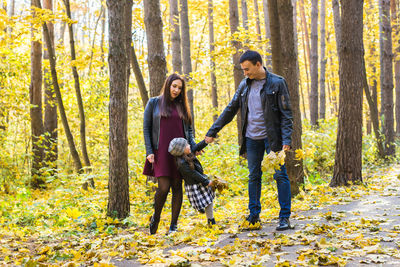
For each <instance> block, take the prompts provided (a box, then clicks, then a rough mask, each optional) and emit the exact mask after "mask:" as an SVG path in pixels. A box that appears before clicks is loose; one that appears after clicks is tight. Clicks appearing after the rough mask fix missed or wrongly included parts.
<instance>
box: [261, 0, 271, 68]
mask: <svg viewBox="0 0 400 267" xmlns="http://www.w3.org/2000/svg"><path fill="white" fill-rule="evenodd" d="M263 10H264V24H265V39H267V40H268V43H267V44H266V48H265V52H266V54H267V55H266V56H265V61H266V62H265V66H266V67H267V69H269V70H270V69H271V68H272V51H271V30H270V26H269V15H268V0H263Z"/></svg>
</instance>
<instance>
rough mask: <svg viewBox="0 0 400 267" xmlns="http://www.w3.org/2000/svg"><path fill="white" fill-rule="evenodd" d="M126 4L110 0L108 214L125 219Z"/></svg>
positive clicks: (127, 178)
mask: <svg viewBox="0 0 400 267" xmlns="http://www.w3.org/2000/svg"><path fill="white" fill-rule="evenodd" d="M145 5H146V1H145ZM126 6H127V2H126V1H120V0H107V7H108V12H109V16H108V19H109V20H108V25H109V32H108V35H109V54H108V64H109V73H110V82H109V84H110V105H109V110H110V112H109V113H110V121H109V123H110V137H109V162H110V163H109V164H110V165H109V178H108V179H109V180H108V206H107V215H108V216H111V217H118V218H126V217H127V216H129V212H130V205H129V170H128V135H127V132H128V131H127V126H128V106H127V97H128V96H127V88H126V85H127V82H126V79H127V73H126V71H127V68H126V65H127V64H128V62H129V61H128V58H127V53H126V47H127V46H126V33H125V26H126V23H125V15H126V11H125V9H126ZM148 11H149V10H148ZM153 11H154V10H153ZM155 12H157V11H155ZM147 23H148V22H147ZM150 51H151V50H150Z"/></svg>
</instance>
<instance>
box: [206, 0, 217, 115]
mask: <svg viewBox="0 0 400 267" xmlns="http://www.w3.org/2000/svg"><path fill="white" fill-rule="evenodd" d="M213 12H214V7H213V0H208V32H209V34H208V36H209V43H210V69H211V71H210V76H211V100H212V106H213V109H214V110H213V114H214V115H213V120H214V122H215V121H216V120H217V118H218V114H217V112H218V92H217V78H216V76H215V61H214V50H215V46H214V15H213Z"/></svg>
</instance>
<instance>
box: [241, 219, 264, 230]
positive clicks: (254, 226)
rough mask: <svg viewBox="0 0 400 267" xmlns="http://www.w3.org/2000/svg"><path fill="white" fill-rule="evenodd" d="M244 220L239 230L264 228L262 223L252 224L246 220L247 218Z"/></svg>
mask: <svg viewBox="0 0 400 267" xmlns="http://www.w3.org/2000/svg"><path fill="white" fill-rule="evenodd" d="M242 219H243V221H242V223H241V224H240V225H239V230H260V229H261V228H262V226H261V222H256V223H254V224H252V223H250V222H249V221H248V220H246V218H245V217H243V218H242Z"/></svg>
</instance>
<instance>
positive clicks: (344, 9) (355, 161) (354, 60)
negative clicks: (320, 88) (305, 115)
mask: <svg viewBox="0 0 400 267" xmlns="http://www.w3.org/2000/svg"><path fill="white" fill-rule="evenodd" d="M341 4H342V5H341V33H342V38H341V43H340V46H339V47H340V50H339V53H340V56H339V59H340V60H339V79H340V95H339V126H338V133H337V141H336V154H335V166H334V170H333V177H332V180H331V182H330V186H341V185H348V184H349V182H350V181H351V182H358V181H362V174H361V168H362V159H361V154H362V98H363V94H362V88H363V77H362V73H363V53H364V47H363V0H346V1H343V2H342V3H341Z"/></svg>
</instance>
